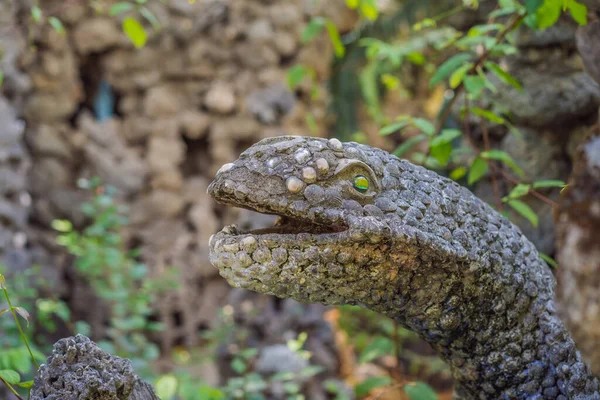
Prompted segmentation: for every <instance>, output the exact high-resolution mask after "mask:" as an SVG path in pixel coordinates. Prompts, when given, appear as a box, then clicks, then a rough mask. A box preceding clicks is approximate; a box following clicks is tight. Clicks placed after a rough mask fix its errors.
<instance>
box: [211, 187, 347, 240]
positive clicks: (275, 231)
mask: <svg viewBox="0 0 600 400" xmlns="http://www.w3.org/2000/svg"><path fill="white" fill-rule="evenodd" d="M217 185H221V187H222V186H223V184H222V181H219V182H216V183H215V182H213V183H212V184H211V185H210V186H209V189H208V191H209V193H210V194H211V195H212V196H213V197H214V198H215V200H217V201H218V202H219V203H221V204H225V205H227V206H229V207H237V208H244V209H248V210H251V211H254V212H257V213H260V214H263V215H274V216H277V219H276V220H275V222H274V223H273V224H272V225H270V226H265V227H259V228H258V229H252V230H248V229H246V230H244V229H241V228H239V227H237V226H229V227H226V228H224V229H223V230H222V231H221V234H224V235H227V236H242V235H253V236H265V237H267V236H268V235H288V236H289V238H290V239H291V238H292V237H293V235H298V234H310V235H327V234H337V233H341V232H344V231H347V230H348V226H347V224H346V223H345V221H343V220H342V219H341V218H339V217H338V218H332V217H331V216H329V215H325V212H321V213H316V214H315V213H314V212H313V213H312V215H310V216H309V214H310V211H308V210H307V209H304V210H300V209H296V208H294V207H288V206H282V205H281V204H280V203H279V202H278V201H277V200H276V199H275V198H274V197H272V198H268V199H263V201H260V202H256V201H253V200H251V199H250V198H248V197H246V198H244V199H239V198H236V197H235V195H234V194H232V193H225V191H224V190H221V189H220V188H219V189H220V190H215V188H216V187H217ZM217 193H218V194H217Z"/></svg>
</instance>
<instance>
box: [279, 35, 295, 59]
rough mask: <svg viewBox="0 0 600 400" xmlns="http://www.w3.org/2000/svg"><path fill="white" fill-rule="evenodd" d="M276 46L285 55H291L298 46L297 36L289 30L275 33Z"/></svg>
mask: <svg viewBox="0 0 600 400" xmlns="http://www.w3.org/2000/svg"><path fill="white" fill-rule="evenodd" d="M275 48H276V49H277V51H278V52H279V54H281V55H282V56H283V57H291V56H292V55H293V54H294V53H295V52H296V49H297V48H298V42H297V40H296V37H295V36H294V35H292V34H290V33H287V32H278V33H277V34H276V35H275Z"/></svg>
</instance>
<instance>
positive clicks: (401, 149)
mask: <svg viewBox="0 0 600 400" xmlns="http://www.w3.org/2000/svg"><path fill="white" fill-rule="evenodd" d="M425 139H427V136H425V135H423V134H421V135H417V136H413V137H411V138H409V139H407V140H405V141H404V142H403V143H402V144H401V145H400V146H398V148H396V150H394V155H395V156H396V157H402V156H403V155H404V154H405V153H406V152H407V151H409V150H410V149H411V148H412V147H413V146H414V145H416V144H417V143H419V142H422V141H423V140H425Z"/></svg>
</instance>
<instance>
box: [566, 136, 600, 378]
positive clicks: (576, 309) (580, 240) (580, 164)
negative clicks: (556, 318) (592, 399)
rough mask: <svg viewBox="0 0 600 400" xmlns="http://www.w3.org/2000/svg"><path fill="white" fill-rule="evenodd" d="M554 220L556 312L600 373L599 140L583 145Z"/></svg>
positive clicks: (588, 359)
mask: <svg viewBox="0 0 600 400" xmlns="http://www.w3.org/2000/svg"><path fill="white" fill-rule="evenodd" d="M568 183H569V186H568V188H567V190H566V193H565V195H564V196H563V197H562V201H561V203H560V207H559V209H558V212H557V218H556V225H557V228H556V248H557V257H556V258H557V261H558V264H559V268H557V269H556V273H557V280H558V286H557V291H556V294H557V299H558V309H559V312H560V313H561V317H562V319H563V321H565V323H566V325H567V327H568V328H569V330H570V331H571V334H572V335H573V338H574V339H575V342H576V343H577V347H578V349H580V351H581V355H582V356H583V358H584V359H585V360H586V362H587V363H588V365H589V366H590V367H591V368H592V370H593V371H594V373H596V374H598V373H600V353H599V352H598V351H597V347H598V341H599V340H600V329H598V327H599V326H600V298H599V297H598V293H599V290H600V279H599V276H600V247H599V246H598V238H600V136H596V137H593V138H591V139H590V140H588V141H587V142H586V143H584V144H583V145H582V146H581V147H580V149H579V154H578V157H577V159H576V161H575V165H574V168H573V173H572V175H571V178H570V179H569V182H568Z"/></svg>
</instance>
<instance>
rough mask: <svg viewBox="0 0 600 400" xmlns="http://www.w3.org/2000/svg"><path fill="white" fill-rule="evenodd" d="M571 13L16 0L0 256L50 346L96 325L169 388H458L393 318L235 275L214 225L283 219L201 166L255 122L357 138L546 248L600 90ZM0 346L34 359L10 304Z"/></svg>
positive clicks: (1, 53) (230, 151)
mask: <svg viewBox="0 0 600 400" xmlns="http://www.w3.org/2000/svg"><path fill="white" fill-rule="evenodd" d="M538 3H540V4H541V3H543V2H541V1H540V2H538ZM576 3H577V2H576ZM589 3H593V2H589ZM538 7H539V5H538ZM525 13H529V14H527V17H525ZM532 15H533V16H534V17H535V16H537V17H538V19H539V20H538V21H537V22H536V21H534V20H532V17H531V16H532ZM558 15H560V12H559V13H558V14H557V17H556V19H555V20H554V21H550V22H548V21H545V20H542V17H545V15H544V14H540V12H539V10H538V12H537V14H536V10H533V12H531V10H530V9H525V8H524V6H523V5H521V4H520V3H518V2H512V1H504V2H502V1H500V2H496V1H481V2H477V1H458V0H457V1H450V0H447V1H435V2H434V1H428V0H414V1H412V0H396V1H394V0H377V1H376V0H345V1H344V0H327V1H325V0H321V1H319V0H280V1H275V0H129V1H111V0H55V1H54V0H39V1H33V0H0V57H1V58H0V82H1V87H0V273H2V274H3V275H4V276H5V277H6V282H7V284H6V286H7V288H8V291H9V293H10V295H11V299H12V302H13V303H15V304H18V305H19V306H21V307H23V309H25V310H27V312H28V313H27V319H28V327H27V328H26V329H25V332H26V334H27V336H28V337H29V338H30V340H31V342H32V345H33V352H34V353H35V356H36V357H37V358H38V359H39V360H41V361H43V360H44V359H45V357H46V356H47V355H48V354H50V351H51V344H52V343H54V342H55V341H56V340H58V339H59V338H62V337H66V336H70V335H73V334H75V333H83V334H85V335H88V336H89V337H90V338H92V339H93V340H94V341H97V342H98V343H99V344H100V345H101V347H102V348H103V349H106V350H107V351H109V352H111V353H113V354H117V355H120V356H122V357H127V358H130V359H131V360H132V361H133V362H134V366H135V368H136V371H137V372H138V373H139V374H140V375H141V376H142V377H143V378H144V379H146V380H148V381H149V382H152V383H153V384H155V387H156V390H157V393H158V394H159V396H161V398H163V399H175V398H180V399H198V400H210V399H286V400H287V399H298V400H300V399H311V400H320V399H337V400H343V399H363V398H364V399H367V398H368V399H381V400H384V399H399V398H400V399H409V398H410V399H413V400H415V399H421V400H428V399H436V398H439V399H449V398H451V393H452V383H451V377H450V374H449V371H448V369H447V368H446V366H445V365H444V363H443V362H442V361H441V360H439V359H438V358H436V357H435V356H434V353H433V351H432V350H431V349H430V348H429V346H428V345H427V344H426V343H425V342H422V341H421V340H420V339H419V338H418V337H416V336H415V335H414V334H412V333H410V332H409V331H406V330H404V329H403V328H402V327H400V326H397V324H395V323H394V322H393V321H391V320H389V319H386V318H384V317H381V316H378V315H376V314H373V313H371V312H367V311H364V310H360V309H358V308H355V307H339V308H326V307H323V306H320V305H307V304H300V303H297V302H295V301H293V300H282V299H276V298H273V297H266V296H263V295H258V294H255V293H251V292H248V291H244V290H241V289H232V288H230V287H229V286H228V285H227V283H226V282H225V280H223V279H222V278H220V277H219V275H218V271H217V269H216V268H214V267H212V266H211V265H210V263H209V261H208V249H207V247H208V239H209V237H210V235H211V234H213V233H215V232H216V231H218V230H219V229H220V228H221V227H222V226H223V225H226V224H231V223H237V224H238V225H241V226H243V227H245V228H250V227H255V226H262V225H263V224H264V223H265V219H268V218H269V217H266V216H262V215H258V214H255V213H253V212H250V211H247V210H239V209H231V208H225V207H221V206H219V205H217V204H215V203H214V202H213V201H212V200H211V199H210V198H209V197H208V196H207V194H206V188H207V186H208V184H209V183H210V181H211V179H212V177H213V176H214V174H215V172H216V171H217V170H218V169H219V168H220V167H221V165H223V164H224V163H228V162H231V161H234V160H235V159H236V158H237V156H238V155H239V153H240V152H241V151H243V150H244V149H246V148H247V147H248V146H250V145H251V144H253V143H255V142H256V141H258V140H260V139H261V138H265V137H270V136H276V135H282V134H295V135H314V136H320V137H337V138H339V139H341V140H345V141H350V140H351V141H359V142H363V143H367V144H369V145H372V146H375V147H380V148H383V149H385V150H388V151H390V152H392V151H393V152H395V153H396V154H397V155H399V156H401V157H404V158H408V159H410V160H411V161H413V162H416V163H419V164H423V165H425V166H427V167H428V168H432V169H435V170H436V171H437V172H439V173H441V174H444V175H447V176H450V177H452V178H453V179H455V180H457V181H459V182H460V183H461V184H464V185H468V186H469V188H470V189H471V190H473V191H474V192H475V193H476V195H477V196H479V197H481V198H483V199H484V200H486V201H488V202H490V203H491V204H492V205H494V206H496V207H497V208H498V209H500V210H501V211H502V212H504V213H505V215H507V216H508V217H510V218H511V219H512V220H513V221H514V222H515V223H517V224H518V225H519V226H520V227H521V229H522V230H523V232H524V233H525V234H526V235H527V236H528V237H529V238H530V239H531V240H532V241H534V243H535V244H536V246H537V247H538V249H539V250H540V251H541V252H543V253H544V254H545V257H546V259H547V260H548V262H549V263H550V264H552V265H554V263H555V261H554V259H553V258H556V257H557V256H558V255H557V251H556V249H557V246H558V247H560V244H558V245H557V241H556V235H555V222H554V217H553V213H552V211H553V206H554V205H556V202H557V201H558V198H559V191H560V188H562V187H563V186H564V184H565V182H566V181H568V178H569V175H570V173H571V170H572V166H573V163H574V160H575V159H576V154H577V148H578V146H579V145H580V144H582V143H584V142H585V140H586V137H587V135H588V133H589V132H590V127H591V126H592V125H593V124H594V123H595V122H596V121H597V117H598V115H597V113H598V107H599V105H600V89H599V88H598V85H597V84H596V83H594V81H593V79H592V78H590V76H589V75H587V74H586V72H585V71H584V64H583V62H582V60H581V58H580V56H579V55H578V53H577V51H576V48H575V38H576V36H575V35H576V31H577V27H578V24H581V23H582V21H581V19H582V18H583V17H582V14H581V13H580V12H579V13H578V12H576V11H574V12H571V15H564V16H561V17H560V18H559V17H558ZM527 18H529V20H528V21H527ZM524 19H525V21H524ZM544 23H547V24H548V26H550V25H553V26H552V27H550V28H549V29H546V30H543V31H540V30H538V29H536V28H539V27H540V26H539V25H543V24H544ZM536 24H537V25H538V26H534V25H536ZM514 28H517V29H514ZM482 56H483V58H482ZM488 61H489V62H491V64H489V63H488ZM465 66H466V67H465ZM460 71H462V76H461V72H460ZM466 75H468V76H467V77H466V78H465V76H466ZM465 79H466V80H465ZM456 98H458V99H459V100H458V101H456V100H455V99H456ZM469 102H471V108H470V107H469ZM475 106H476V108H475ZM465 107H466V109H467V112H466V118H465V119H466V120H465V121H464V122H463V121H462V120H461V118H463V117H465ZM461 108H462V110H461ZM461 114H462V117H461ZM457 132H458V133H457ZM436 137H437V138H439V137H441V138H442V139H437V140H435V138H436ZM477 146H479V149H481V150H482V151H486V152H488V153H487V154H488V155H487V156H486V155H485V154H484V155H483V156H482V155H481V154H480V153H478V152H477V151H475V152H473V148H477ZM469 149H470V150H469ZM490 150H492V151H493V150H495V151H497V153H493V152H492V153H489V151H490ZM494 154H495V156H493V155H494ZM507 157H508V158H507ZM478 159H480V160H481V161H480V162H479V164H478V161H477V160H478ZM488 167H489V168H488ZM507 174H510V175H509V176H511V177H513V180H510V179H505V178H506V176H505V175H507ZM536 182H538V183H539V182H542V183H543V184H538V185H537V186H535V183H536ZM552 182H553V183H552ZM518 185H529V186H528V187H526V188H523V187H520V189H516V188H517V187H518ZM519 190H520V191H519ZM523 205H525V207H523ZM3 300H4V299H3ZM2 304H3V302H2V301H0V305H2ZM0 349H2V350H1V352H0V370H3V369H4V370H15V371H18V372H19V373H20V374H21V375H22V376H23V379H22V380H23V381H25V380H27V379H28V378H27V377H28V376H29V377H30V376H31V374H32V373H33V371H32V370H31V369H32V362H31V360H29V358H28V357H27V355H28V350H27V348H26V347H25V346H24V345H23V343H22V341H21V338H20V335H19V331H18V328H17V326H16V325H15V323H14V321H13V320H12V319H11V318H10V316H9V315H3V316H2V317H1V318H0ZM1 390H3V389H2V388H0V397H2V398H14V397H10V396H12V395H10V394H9V393H8V392H5V393H4V394H1V393H2V392H1Z"/></svg>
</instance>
